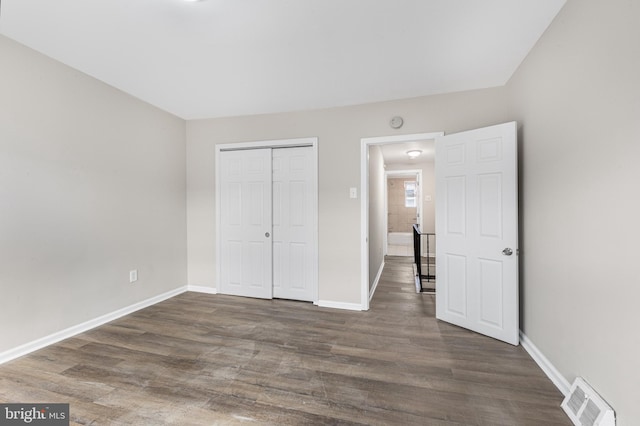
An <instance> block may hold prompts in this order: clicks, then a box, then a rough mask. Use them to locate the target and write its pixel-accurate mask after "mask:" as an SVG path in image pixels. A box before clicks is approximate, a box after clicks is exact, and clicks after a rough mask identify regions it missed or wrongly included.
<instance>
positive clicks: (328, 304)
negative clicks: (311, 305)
mask: <svg viewBox="0 0 640 426" xmlns="http://www.w3.org/2000/svg"><path fill="white" fill-rule="evenodd" d="M318 306H320V307H321V308H335V309H346V310H349V311H361V310H362V305H361V304H359V303H345V302H334V301H332V300H318Z"/></svg>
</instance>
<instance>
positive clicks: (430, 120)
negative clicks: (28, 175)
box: [187, 88, 507, 304]
mask: <svg viewBox="0 0 640 426" xmlns="http://www.w3.org/2000/svg"><path fill="white" fill-rule="evenodd" d="M505 95H506V93H505V91H504V90H503V89H502V88H497V89H487V90H478V91H472V92H464V93H454V94H449V95H441V96H431V97H423V98H415V99H408V100H401V101H394V102H383V103H375V104H368V105H359V106H353V107H345V108H333V109H326V110H315V111H300V112H292V113H282V114H268V115H258V116H247V117H234V118H220V119H210V120H195V121H189V122H188V123H187V170H188V178H187V179H188V183H187V185H188V204H187V215H188V250H189V283H190V284H192V285H200V286H208V287H214V288H215V287H216V282H215V280H216V269H215V268H216V264H215V193H214V189H215V167H214V166H215V163H214V157H215V156H214V153H215V145H216V144H220V143H233V142H242V141H256V140H266V139H286V138H296V137H308V136H316V137H318V138H319V142H318V151H319V234H320V241H319V251H320V253H319V270H320V272H319V274H320V275H319V295H320V300H324V301H333V302H342V303H353V304H360V303H361V297H360V296H361V291H360V290H361V281H360V280H361V278H360V274H361V272H360V247H361V241H360V199H359V198H358V199H350V198H349V187H360V167H359V166H358V165H359V164H360V139H361V138H365V137H373V136H387V135H396V134H412V133H425V132H435V131H445V132H455V131H461V130H466V129H473V128H476V127H482V126H486V125H491V124H495V123H500V122H503V121H505V118H506V116H507V103H506V97H505ZM394 115H400V116H402V117H403V118H404V120H405V125H404V126H403V127H402V129H401V130H399V131H398V130H395V131H394V130H393V129H391V128H390V127H389V124H388V123H389V119H390V118H391V117H393V116H394Z"/></svg>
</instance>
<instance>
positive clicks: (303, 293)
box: [272, 147, 316, 301]
mask: <svg viewBox="0 0 640 426" xmlns="http://www.w3.org/2000/svg"><path fill="white" fill-rule="evenodd" d="M272 157H273V297H278V298H283V299H294V300H305V301H313V300H315V299H316V295H315V292H316V290H315V289H316V285H315V282H314V280H315V277H316V271H315V263H316V262H315V258H316V253H315V244H314V227H313V219H314V212H315V210H316V206H315V205H316V194H315V190H314V186H313V170H314V167H313V164H312V161H313V149H312V148H311V147H298V148H284V149H274V150H273V154H272Z"/></svg>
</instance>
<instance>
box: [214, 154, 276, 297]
mask: <svg viewBox="0 0 640 426" xmlns="http://www.w3.org/2000/svg"><path fill="white" fill-rule="evenodd" d="M220 160H221V161H220V163H219V164H220V172H221V173H220V179H221V184H220V203H221V205H220V207H221V210H220V214H221V229H220V232H221V247H220V248H221V253H220V255H219V258H220V268H221V282H220V292H221V293H225V294H233V295H237V296H248V297H259V298H265V299H270V298H271V297H272V294H273V282H272V275H273V272H272V238H271V233H272V204H271V202H272V193H271V149H252V150H243V151H222V152H220Z"/></svg>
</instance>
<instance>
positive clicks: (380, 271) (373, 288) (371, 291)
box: [369, 261, 384, 302]
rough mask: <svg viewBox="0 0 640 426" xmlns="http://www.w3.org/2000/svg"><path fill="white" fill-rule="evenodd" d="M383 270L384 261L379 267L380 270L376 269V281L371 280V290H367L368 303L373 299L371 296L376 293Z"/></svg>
mask: <svg viewBox="0 0 640 426" xmlns="http://www.w3.org/2000/svg"><path fill="white" fill-rule="evenodd" d="M383 269H384V261H382V264H381V265H380V269H378V273H377V274H376V279H375V280H373V286H371V290H369V302H371V299H373V295H374V294H375V292H376V289H377V288H378V282H379V281H380V277H382V270H383Z"/></svg>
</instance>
